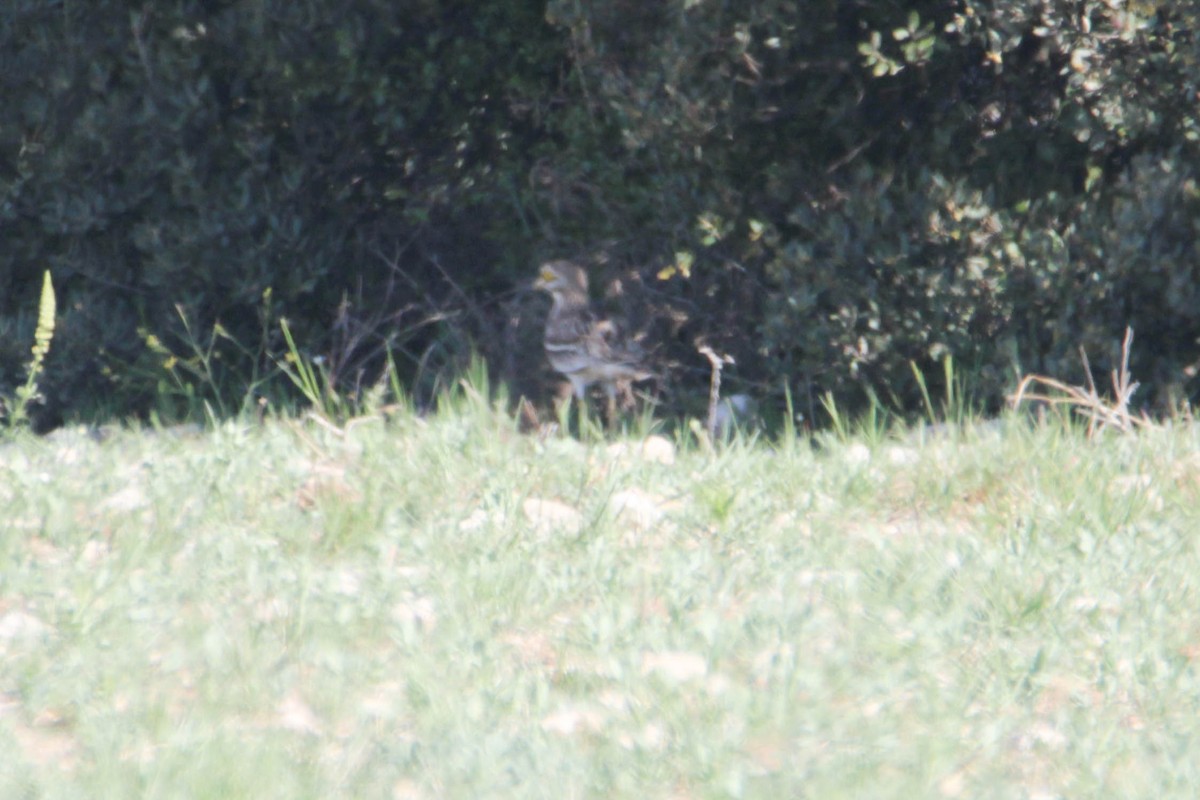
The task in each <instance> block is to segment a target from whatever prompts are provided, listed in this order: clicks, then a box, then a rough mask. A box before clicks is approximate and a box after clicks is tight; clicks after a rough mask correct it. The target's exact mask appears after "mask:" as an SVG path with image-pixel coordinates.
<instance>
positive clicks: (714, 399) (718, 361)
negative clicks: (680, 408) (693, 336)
mask: <svg viewBox="0 0 1200 800" xmlns="http://www.w3.org/2000/svg"><path fill="white" fill-rule="evenodd" d="M696 350H697V351H698V352H699V353H700V354H701V355H703V356H704V357H705V358H707V359H708V363H710V364H711V365H712V377H711V378H709V383H708V420H707V423H706V424H705V426H704V429H705V430H706V431H708V439H709V441H716V438H717V406H718V405H719V404H720V402H721V369H722V368H723V367H724V366H725V365H726V364H733V363H734V360H733V356H725V355H722V356H719V355H717V354H716V353H715V352H714V351H713V349H712V348H711V347H709V346H708V345H706V344H704V345H700V346H699V347H697V348H696Z"/></svg>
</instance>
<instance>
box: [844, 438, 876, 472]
mask: <svg viewBox="0 0 1200 800" xmlns="http://www.w3.org/2000/svg"><path fill="white" fill-rule="evenodd" d="M843 458H845V460H846V463H847V464H850V465H851V466H854V467H861V466H865V465H867V464H869V463H871V448H869V447H867V446H866V445H865V444H863V443H862V442H855V443H854V444H852V445H850V446H849V447H847V448H846V453H845V455H844V456H843Z"/></svg>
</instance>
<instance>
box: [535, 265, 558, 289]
mask: <svg viewBox="0 0 1200 800" xmlns="http://www.w3.org/2000/svg"><path fill="white" fill-rule="evenodd" d="M556 277H558V276H556V275H555V274H554V270H552V269H549V268H548V267H542V271H541V272H540V273H539V274H538V276H537V280H535V281H534V282H533V288H535V289H545V288H547V287H549V286H550V284H552V283H554V279H555V278H556Z"/></svg>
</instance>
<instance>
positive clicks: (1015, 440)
mask: <svg viewBox="0 0 1200 800" xmlns="http://www.w3.org/2000/svg"><path fill="white" fill-rule="evenodd" d="M822 445H823V446H822V447H819V448H814V447H812V446H810V443H809V442H807V441H800V442H797V443H795V444H794V446H790V447H782V448H772V447H768V446H766V445H762V444H758V445H737V444H735V445H733V446H731V447H730V448H728V449H726V450H724V451H722V452H720V453H719V454H717V455H715V456H714V455H706V454H704V453H703V452H688V451H684V452H682V453H679V454H678V456H677V459H676V461H675V463H674V464H663V463H658V462H657V461H654V460H650V459H644V458H640V457H638V456H637V455H636V452H634V453H629V452H626V453H624V454H620V453H615V452H612V451H610V450H608V449H606V447H605V446H604V445H603V444H596V445H591V446H584V445H580V444H578V443H575V442H573V441H568V440H562V439H552V440H548V441H539V440H538V439H536V438H534V437H527V436H521V435H518V434H516V433H515V432H514V431H513V426H512V425H511V424H510V423H509V422H508V421H506V420H504V419H501V418H499V417H497V416H495V415H493V414H492V413H491V412H489V411H487V410H486V409H481V408H478V407H471V406H470V405H469V404H466V405H464V407H463V408H462V409H460V410H459V411H458V412H457V413H447V414H444V415H441V416H438V417H434V418H430V419H428V420H418V419H415V418H412V417H404V418H402V419H400V420H398V421H396V422H394V423H392V424H390V425H384V424H382V423H378V422H366V423H363V424H360V425H357V426H356V427H354V428H353V429H352V430H350V431H349V433H348V434H347V435H346V436H345V437H339V436H337V435H334V434H333V433H331V432H329V431H327V430H324V429H322V428H320V427H318V426H315V425H303V424H283V423H275V424H269V425H267V426H265V427H262V428H252V427H243V426H236V425H230V426H228V427H225V428H223V429H222V430H219V431H217V432H215V433H212V434H208V435H205V436H203V437H195V438H173V437H170V436H166V435H149V434H135V433H120V434H117V435H116V436H115V437H113V438H112V439H110V440H109V441H106V442H104V443H103V444H96V443H93V442H90V441H88V440H86V439H83V438H77V439H72V438H70V437H66V438H62V437H60V438H58V439H57V440H53V441H37V440H32V439H29V440H19V441H17V442H15V443H12V444H7V445H4V446H3V447H2V448H0V507H3V508H4V509H5V513H4V515H3V519H0V528H2V534H3V535H2V536H0V557H2V558H3V562H2V563H3V565H4V567H3V571H2V572H0V752H3V753H5V754H6V755H5V756H4V757H3V759H0V797H17V796H29V797H34V796H39V797H40V796H45V797H80V798H83V797H87V798H100V797H112V798H128V797H188V798H264V797H312V798H328V797H397V798H409V797H412V798H419V797H427V798H442V797H491V796H501V797H504V796H519V797H547V798H564V797H630V798H643V797H679V798H691V797H724V796H736V795H742V796H748V797H762V798H778V797H814V798H837V797H896V798H913V797H951V798H953V797H963V798H986V797H998V798H1001V797H1003V798H1008V797H1045V798H1051V797H1060V796H1062V797H1088V796H1097V797H1099V796H1104V797H1119V796H1130V797H1187V798H1191V797H1195V796H1197V795H1200V741H1198V739H1197V734H1198V732H1200V716H1198V714H1197V711H1198V710H1200V703H1198V701H1200V675H1198V674H1197V658H1198V657H1200V591H1198V581H1200V559H1198V557H1197V547H1196V541H1197V534H1198V532H1200V435H1198V434H1197V432H1196V431H1195V430H1194V429H1188V428H1177V429H1175V430H1173V431H1151V432H1146V433H1143V434H1141V435H1139V436H1138V437H1136V438H1134V437H1127V438H1116V437H1112V438H1108V439H1105V440H1102V441H1097V442H1086V441H1084V440H1083V439H1082V437H1081V436H1078V435H1076V434H1074V433H1064V432H1063V431H1061V430H1057V429H1052V428H1045V429H1039V430H1036V431H1031V430H1029V429H1028V428H1027V427H1025V426H1024V425H1022V424H1019V423H1009V424H1005V425H1003V426H999V427H996V426H993V427H988V428H978V429H972V430H968V431H966V432H965V433H963V434H961V435H953V436H949V437H945V438H940V439H935V440H932V441H929V442H926V443H916V442H913V441H912V440H909V441H907V442H899V441H897V442H892V443H887V442H885V443H882V444H877V445H873V446H870V447H868V446H867V445H865V444H863V443H861V442H844V443H837V442H823V443H822ZM538 501H547V502H538Z"/></svg>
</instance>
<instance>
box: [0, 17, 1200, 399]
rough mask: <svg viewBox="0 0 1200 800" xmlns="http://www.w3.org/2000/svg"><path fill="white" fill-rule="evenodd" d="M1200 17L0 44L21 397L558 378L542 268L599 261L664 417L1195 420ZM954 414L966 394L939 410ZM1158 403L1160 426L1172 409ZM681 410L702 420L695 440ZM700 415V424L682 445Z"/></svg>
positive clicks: (2, 182) (220, 29) (517, 26)
mask: <svg viewBox="0 0 1200 800" xmlns="http://www.w3.org/2000/svg"><path fill="white" fill-rule="evenodd" d="M1197 16H1198V14H1197V11H1196V9H1195V8H1194V7H1193V6H1191V5H1189V4H1181V5H1178V6H1163V7H1162V8H1157V9H1156V8H1151V7H1150V6H1147V5H1143V4H1136V3H1134V4H1114V3H1108V2H1100V1H1099V0H1081V1H1073V2H1067V1H1066V0H1022V2H1015V3H982V2H976V1H975V0H959V1H958V2H956V3H950V4H947V3H943V2H934V1H933V0H913V2H907V3H853V2H826V3H796V2H793V1H792V0H760V1H758V2H750V0H734V1H733V2H715V0H673V1H668V0H662V2H653V3H645V2H633V0H549V2H530V1H518V2H509V1H508V0H482V2H469V3H468V2H452V1H451V0H406V1H405V2H399V3H397V2H385V0H352V2H346V3H332V2H329V0H295V2H282V1H281V0H267V1H266V2H261V3H257V4H244V3H230V2H220V1H219V0H208V2H202V0H168V1H167V2H162V3H156V4H153V5H150V6H145V7H142V8H138V9H131V8H130V7H129V5H128V4H127V3H123V2H118V0H96V2H93V3H87V4H79V3H73V4H67V5H65V6H64V5H59V4H54V3H49V2H44V1H41V0H14V2H11V3H7V4H5V5H4V7H3V8H2V9H0V61H2V63H0V66H2V67H3V69H0V89H2V90H3V92H4V95H5V97H6V99H7V102H6V109H5V113H4V114H2V115H0V226H3V230H4V234H5V244H6V246H5V248H4V249H3V251H0V286H3V287H4V289H6V291H5V292H4V293H3V295H2V296H0V329H3V332H4V333H5V334H7V335H6V336H5V337H4V342H5V344H4V345H2V346H0V370H2V372H0V377H3V378H4V382H5V383H8V384H11V383H13V382H14V381H15V380H16V379H17V378H19V370H20V364H21V362H22V360H23V359H24V357H25V354H26V353H27V342H28V341H29V340H30V337H31V333H32V327H31V325H32V314H31V309H32V308H33V307H34V305H35V304H36V291H37V287H38V285H39V284H38V281H39V276H40V275H41V271H42V270H43V269H44V268H47V267H49V268H50V269H51V270H52V271H53V273H54V275H55V279H56V281H57V283H58V284H59V291H60V297H61V298H62V300H63V302H62V303H61V308H62V319H61V321H60V326H59V332H58V338H57V339H56V342H55V348H54V350H53V351H52V355H51V361H50V363H49V368H50V376H49V378H48V380H47V381H46V394H47V396H48V398H50V400H51V401H52V402H53V403H54V404H57V407H52V408H50V409H49V410H48V414H49V415H50V416H53V415H54V414H58V413H81V412H83V411H86V410H87V409H89V408H91V409H96V408H97V407H98V408H100V409H101V410H105V411H111V412H114V413H129V412H145V411H147V410H150V409H153V408H155V407H157V408H159V409H160V410H163V411H166V412H169V413H172V414H182V413H189V412H194V411H195V410H196V409H197V408H198V406H199V401H200V400H206V401H208V402H209V403H210V404H212V405H214V406H215V407H217V408H218V409H221V410H225V411H232V410H236V408H237V406H238V404H239V403H240V402H243V401H245V400H246V399H252V398H253V396H254V394H255V393H256V392H264V393H267V394H268V395H272V393H277V392H278V391H279V387H280V386H281V385H282V384H280V383H279V382H278V381H277V380H276V381H274V382H273V381H272V380H271V376H272V373H273V364H274V362H273V360H272V359H273V358H278V357H280V356H281V354H282V343H281V341H280V338H279V332H278V325H277V323H278V320H279V318H280V317H284V316H286V317H287V318H288V319H289V320H291V321H292V327H293V330H294V331H295V332H296V333H297V336H298V338H299V341H300V342H301V345H302V348H303V349H304V350H305V352H306V353H308V354H310V355H323V356H325V363H326V365H327V368H328V369H329V370H330V371H331V372H332V373H333V374H334V377H335V379H336V380H337V382H338V384H339V386H340V387H341V388H342V389H343V390H353V388H354V387H355V386H356V385H359V384H360V383H361V382H362V381H364V380H369V379H370V378H371V377H372V376H373V375H375V374H377V372H378V370H379V369H380V368H381V366H382V363H383V354H384V350H385V348H391V349H392V351H393V352H394V353H395V354H396V355H397V358H398V367H399V368H400V369H401V371H402V373H403V377H404V379H405V380H406V381H407V382H408V383H410V384H411V385H413V386H415V387H416V388H417V389H418V390H419V391H421V390H424V389H428V388H429V386H430V385H432V383H433V382H434V381H435V380H436V378H437V376H439V375H440V374H441V373H440V372H439V370H440V367H441V366H445V365H453V364H454V363H455V361H456V359H458V358H460V357H461V355H462V354H464V353H466V352H467V351H468V350H469V349H471V348H472V347H475V348H478V349H479V350H480V351H481V352H483V354H484V355H485V356H487V357H488V359H489V362H490V363H491V364H492V366H493V368H494V370H495V371H496V372H498V373H499V375H500V377H502V378H504V379H505V380H507V381H509V382H510V383H514V384H516V388H517V390H518V391H519V392H524V393H532V394H538V393H539V392H541V391H543V388H542V387H541V384H540V381H541V379H543V378H545V377H547V375H546V372H545V368H544V366H543V365H542V360H541V358H540V353H539V348H538V346H537V321H538V319H539V315H540V313H542V310H543V309H544V305H543V304H542V301H541V300H539V299H535V298H534V297H532V296H531V295H529V294H528V293H527V292H524V291H521V290H520V287H521V286H522V285H523V281H524V280H525V279H526V278H527V277H528V276H529V274H530V264H531V263H532V262H533V261H535V260H536V259H537V258H540V257H543V256H549V255H567V256H577V257H588V258H589V259H591V260H592V261H593V262H594V263H595V264H597V265H598V270H597V271H598V272H600V273H602V274H603V276H604V277H605V278H606V280H604V281H598V282H597V283H599V284H601V289H600V290H598V293H599V292H601V291H603V292H604V293H605V294H606V295H608V297H609V301H610V302H612V303H614V304H616V305H617V306H618V307H619V308H620V309H621V310H623V311H625V312H626V313H628V314H630V315H631V316H633V317H634V318H635V320H641V321H643V322H644V323H645V324H646V325H647V326H651V327H652V328H653V330H652V339H653V340H654V341H655V342H657V344H658V346H659V350H658V353H657V357H658V360H659V363H660V365H662V366H663V367H664V368H665V372H666V376H665V378H666V379H665V381H664V382H663V384H662V385H663V386H664V387H665V388H666V389H667V390H668V391H669V393H670V395H671V397H673V398H676V399H679V398H683V399H686V397H687V395H688V391H689V389H690V388H691V387H693V386H695V387H700V386H702V385H703V384H704V382H705V380H706V374H705V373H706V370H705V368H704V367H705V363H706V362H704V360H703V359H701V358H700V357H699V356H698V355H697V354H696V352H695V345H696V343H697V342H698V341H701V340H703V341H707V342H709V343H710V344H712V345H714V347H716V348H717V349H718V350H721V351H724V352H728V353H731V354H732V355H734V356H735V357H736V358H737V361H738V364H737V367H736V369H735V370H733V371H731V373H730V374H729V375H727V386H728V387H736V386H739V385H740V386H742V387H745V388H749V389H750V390H751V391H753V392H755V393H756V394H759V395H761V396H765V397H767V398H775V399H782V395H783V392H784V389H785V387H787V388H790V390H791V391H792V394H793V395H794V396H795V397H797V398H799V399H800V402H801V404H802V407H803V408H804V410H805V411H806V412H807V413H809V414H810V415H813V414H814V413H815V412H816V410H817V408H818V403H817V398H819V397H820V396H821V395H822V394H823V393H825V392H833V393H834V395H835V396H836V397H837V398H838V399H839V402H841V403H842V404H843V405H844V404H847V403H852V402H854V401H855V399H861V398H863V397H865V396H866V395H867V394H868V393H875V394H878V395H881V396H884V397H890V398H895V399H896V401H897V402H898V403H899V404H901V405H903V406H915V401H916V399H917V393H916V388H915V385H914V379H913V375H912V370H911V368H910V362H913V363H915V364H916V365H917V366H918V367H919V368H921V369H923V370H924V371H926V372H927V373H928V374H929V375H930V376H931V377H934V376H936V375H938V374H940V371H939V370H933V369H930V368H931V367H934V366H935V365H936V364H937V362H938V361H940V360H941V359H942V358H944V357H946V356H953V357H954V358H955V359H956V363H958V364H959V365H960V368H961V369H965V370H968V371H969V372H970V374H971V380H972V384H973V386H974V387H975V388H976V390H977V391H978V392H979V393H980V394H981V395H982V396H983V398H984V399H985V400H986V401H988V402H989V403H991V404H993V405H994V404H995V403H997V402H998V401H999V399H1000V398H1001V397H1002V395H1003V393H1004V391H1005V390H1006V389H1007V388H1009V387H1010V386H1011V385H1012V381H1013V373H1014V371H1016V370H1036V371H1045V372H1050V373H1053V374H1056V375H1059V376H1062V377H1065V378H1069V379H1078V378H1079V377H1080V374H1079V372H1078V370H1079V366H1078V363H1079V362H1078V357H1077V347H1078V346H1080V345H1083V346H1085V347H1087V348H1088V349H1089V352H1090V353H1091V355H1092V360H1093V364H1094V366H1096V368H1097V369H1098V370H1107V368H1108V367H1109V366H1110V363H1109V361H1108V360H1107V355H1108V354H1109V353H1110V351H1111V349H1112V348H1113V346H1115V344H1116V343H1117V342H1119V339H1120V336H1121V332H1122V331H1123V329H1124V327H1125V326H1126V325H1132V326H1133V327H1134V328H1135V329H1136V330H1137V331H1138V342H1137V347H1136V349H1135V358H1134V370H1135V372H1136V373H1137V374H1138V375H1139V377H1142V378H1143V379H1144V380H1146V381H1148V382H1149V383H1150V384H1151V385H1152V389H1153V390H1154V391H1156V392H1158V394H1159V395H1161V396H1163V397H1167V396H1170V397H1173V398H1178V397H1181V396H1187V395H1190V394H1194V391H1195V384H1194V382H1193V377H1194V374H1195V370H1194V369H1193V368H1192V367H1193V365H1194V364H1195V363H1196V361H1197V353H1196V349H1197V341H1198V340H1200V303H1197V302H1196V301H1197V300H1200V297H1198V292H1197V283H1198V281H1197V267H1196V263H1197V259H1196V256H1197V253H1196V247H1197V246H1196V226H1195V223H1194V222H1193V220H1194V219H1195V213H1194V212H1195V210H1196V206H1197V187H1196V171H1197V141H1198V139H1200V126H1198V124H1197V112H1196V109H1197V108H1198V105H1197V102H1196V101H1197V87H1200V59H1198V58H1197V55H1198V53H1197V48H1198V46H1200V44H1198V41H1197V40H1196V39H1195V37H1194V33H1193V32H1194V29H1195V23H1196V21H1197ZM935 388H936V387H935ZM1146 396H1147V397H1152V396H1153V393H1150V394H1147V395H1146ZM684 405H686V403H684ZM672 407H679V406H672Z"/></svg>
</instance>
